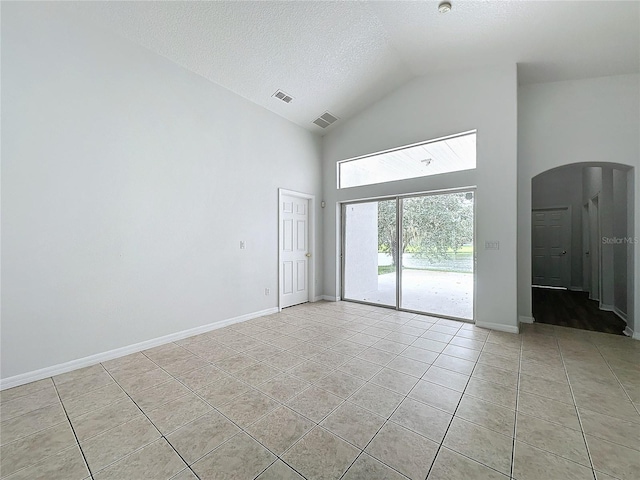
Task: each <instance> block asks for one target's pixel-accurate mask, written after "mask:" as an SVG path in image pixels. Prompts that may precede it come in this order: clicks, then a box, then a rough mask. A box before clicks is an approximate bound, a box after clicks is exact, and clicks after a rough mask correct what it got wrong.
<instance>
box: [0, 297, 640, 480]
mask: <svg viewBox="0 0 640 480" xmlns="http://www.w3.org/2000/svg"><path fill="white" fill-rule="evenodd" d="M639 405H640V342H637V341H633V340H631V339H628V338H625V337H619V336H611V335H606V334H600V333H592V332H585V331H579V330H571V329H567V328H560V327H553V326H549V325H538V324H534V325H523V328H522V332H521V334H520V335H515V334H508V333H503V332H495V331H489V330H483V329H479V328H476V327H474V326H473V325H470V324H466V323H461V322H455V321H452V320H445V319H438V318H434V317H427V316H421V315H414V314H411V313H403V312H396V311H393V310H388V309H382V308H376V307H371V306H366V305H359V304H354V303H346V302H338V303H328V302H322V303H315V304H306V305H301V306H298V307H293V308H289V309H285V310H284V311H283V312H281V313H278V314H274V315H270V316H268V317H261V318H257V319H254V320H249V321H246V322H244V323H239V324H236V325H232V326H229V327H225V328H223V329H219V330H214V331H211V332H208V333H205V334H202V335H198V336H195V337H191V338H187V339H184V340H180V341H178V342H175V343H171V344H168V345H163V346H159V347H156V348H152V349H150V350H147V351H145V352H142V353H136V354H133V355H129V356H127V357H122V358H119V359H115V360H111V361H108V362H105V363H103V364H100V365H94V366H91V367H87V368H84V369H80V370H76V371H74V372H69V373H66V374H63V375H59V376H56V377H53V378H48V379H44V380H40V381H37V382H34V383H31V384H28V385H23V386H21V387H16V388H13V389H10V390H5V391H3V392H1V396H0V421H1V423H0V461H1V464H0V477H1V478H2V479H3V480H4V479H5V478H6V479H12V480H15V479H31V480H32V479H64V480H76V479H77V480H83V479H86V478H95V479H118V480H138V479H140V480H143V479H144V480H146V479H154V480H155V479H167V480H168V479H176V480H184V479H197V478H199V479H200V480H207V479H217V478H234V479H240V480H242V479H248V480H249V479H255V478H259V479H261V480H268V479H281V480H287V479H304V478H306V479H309V480H315V479H339V478H344V479H346V480H354V479H355V480H357V479H363V480H376V479H389V480H399V479H403V478H404V479H406V478H410V479H420V480H425V479H426V478H428V479H429V480H439V479H447V480H456V479H470V478H473V479H480V480H482V479H492V480H493V479H496V480H499V479H516V480H529V479H533V480H539V479H543V478H544V479H551V480H555V479H558V480H564V479H585V480H594V479H618V480H627V479H629V480H630V479H637V478H638V472H640V414H639V412H638V407H639Z"/></svg>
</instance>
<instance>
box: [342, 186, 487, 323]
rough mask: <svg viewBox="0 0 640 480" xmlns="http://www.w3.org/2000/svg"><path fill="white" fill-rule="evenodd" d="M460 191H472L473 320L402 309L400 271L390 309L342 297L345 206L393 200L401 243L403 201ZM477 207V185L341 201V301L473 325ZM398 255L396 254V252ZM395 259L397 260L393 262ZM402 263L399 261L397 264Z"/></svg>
mask: <svg viewBox="0 0 640 480" xmlns="http://www.w3.org/2000/svg"><path fill="white" fill-rule="evenodd" d="M460 192H472V193H473V242H472V243H473V305H472V318H471V319H469V318H460V317H453V316H450V315H443V314H441V313H431V312H426V311H419V310H411V309H408V308H401V307H400V304H401V302H402V273H401V271H400V270H401V268H396V305H395V306H392V305H381V304H378V303H371V302H365V301H362V300H353V299H349V298H345V296H344V274H345V268H344V267H345V258H344V253H345V226H346V223H345V221H346V218H345V208H346V206H347V205H353V204H357V203H368V202H377V201H381V200H393V199H395V201H396V236H397V239H398V244H400V242H399V240H401V237H402V233H401V229H402V212H401V211H400V208H401V207H402V200H403V199H404V198H413V197H427V196H432V195H446V194H448V193H460ZM477 204H478V188H477V187H476V186H469V187H455V188H447V189H442V190H430V191H426V192H424V191H423V192H413V193H403V194H401V195H385V196H380V197H367V198H361V199H357V200H346V201H344V202H338V205H339V207H340V208H339V211H340V232H339V235H340V237H339V240H340V241H339V246H340V253H339V258H340V276H339V278H340V298H341V299H342V300H344V301H347V302H353V303H361V304H364V305H372V306H375V307H380V308H388V309H391V310H396V311H399V312H409V313H417V314H420V315H429V316H431V317H438V318H445V319H449V320H457V321H460V322H465V323H474V324H475V322H476V302H477V299H478V295H477V288H478V282H477V280H478V279H477V276H478V265H477V259H478V235H477V218H476V217H477V216H476V209H477ZM398 252H399V251H398ZM399 256H402V254H401V253H399ZM396 260H398V259H396ZM401 262H402V260H400V263H401Z"/></svg>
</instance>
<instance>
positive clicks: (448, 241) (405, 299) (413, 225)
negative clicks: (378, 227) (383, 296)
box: [400, 192, 473, 320]
mask: <svg viewBox="0 0 640 480" xmlns="http://www.w3.org/2000/svg"><path fill="white" fill-rule="evenodd" d="M402 252H403V253H402V272H401V273H402V280H401V285H402V295H401V305H400V307H401V308H403V309H407V310H416V311H420V312H426V313H432V314H436V315H444V316H450V317H458V318H464V319H469V320H471V319H472V318H473V193H472V192H461V193H448V194H443V195H428V196H421V197H411V198H404V199H402Z"/></svg>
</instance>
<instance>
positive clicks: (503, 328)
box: [476, 322, 520, 333]
mask: <svg viewBox="0 0 640 480" xmlns="http://www.w3.org/2000/svg"><path fill="white" fill-rule="evenodd" d="M476 327H480V328H488V329H490V330H498V331H500V332H507V333H520V329H519V328H518V327H517V326H514V325H503V324H502V323H493V322H476Z"/></svg>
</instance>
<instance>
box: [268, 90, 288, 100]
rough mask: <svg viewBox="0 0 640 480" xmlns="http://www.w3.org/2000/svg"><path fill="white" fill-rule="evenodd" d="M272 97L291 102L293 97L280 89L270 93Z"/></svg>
mask: <svg viewBox="0 0 640 480" xmlns="http://www.w3.org/2000/svg"><path fill="white" fill-rule="evenodd" d="M271 96H272V97H276V98H277V99H278V100H282V101H283V102H284V103H291V101H292V100H293V97H292V96H291V95H288V94H286V93H284V92H283V91H282V90H276V93H274V94H273V95H271Z"/></svg>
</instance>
